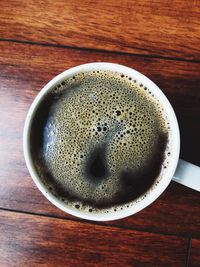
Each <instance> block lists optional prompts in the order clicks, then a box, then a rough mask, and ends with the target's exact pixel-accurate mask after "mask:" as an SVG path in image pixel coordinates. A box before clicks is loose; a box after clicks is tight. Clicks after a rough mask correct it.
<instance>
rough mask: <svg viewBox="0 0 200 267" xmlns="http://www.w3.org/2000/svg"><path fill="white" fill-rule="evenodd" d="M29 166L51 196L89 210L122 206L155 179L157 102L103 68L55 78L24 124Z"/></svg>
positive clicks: (161, 124)
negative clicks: (29, 121)
mask: <svg viewBox="0 0 200 267" xmlns="http://www.w3.org/2000/svg"><path fill="white" fill-rule="evenodd" d="M31 134H32V136H31V140H32V144H31V145H32V146H31V147H32V152H33V155H34V164H35V167H36V169H37V171H38V173H39V174H40V176H41V177H42V179H43V180H44V182H45V184H46V185H47V186H48V188H49V190H51V191H52V193H53V194H55V195H56V196H58V197H60V198H61V199H62V200H63V201H66V203H68V204H69V203H70V204H71V205H72V206H74V207H75V208H77V209H81V208H82V209H86V208H87V209H88V210H89V211H93V210H98V209H99V210H100V209H109V208H113V207H117V206H123V205H127V204H128V203H130V202H131V201H133V200H135V199H137V198H138V197H140V196H141V195H143V196H145V195H146V194H148V190H149V189H150V188H151V187H152V185H153V184H155V182H156V179H157V178H158V177H159V175H160V172H161V169H162V168H164V167H165V168H166V166H163V162H164V159H165V157H166V147H167V143H168V129H167V123H166V119H164V118H163V111H162V107H161V105H160V103H159V102H158V101H157V100H156V98H155V97H154V96H153V95H152V92H150V91H149V89H148V88H146V87H144V86H143V85H142V84H138V82H137V81H134V80H133V78H132V77H128V76H125V75H124V74H120V73H114V72H110V71H95V72H85V73H81V74H77V75H75V76H73V77H71V78H68V79H66V80H63V81H62V82H61V83H60V84H57V86H55V88H53V89H52V90H51V92H49V93H48V94H47V95H46V97H45V98H44V100H43V102H42V103H41V104H40V107H39V109H38V112H37V113H36V116H35V119H34V120H33V123H32V131H31Z"/></svg>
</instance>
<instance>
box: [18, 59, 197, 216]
mask: <svg viewBox="0 0 200 267" xmlns="http://www.w3.org/2000/svg"><path fill="white" fill-rule="evenodd" d="M94 70H109V71H114V72H119V73H123V74H124V75H128V76H129V77H132V79H134V80H136V81H137V82H138V83H139V84H140V83H141V84H143V85H144V86H146V87H147V88H149V89H150V91H151V92H152V93H153V94H154V95H155V96H156V98H157V99H158V100H159V102H160V103H161V105H162V107H163V109H164V111H165V112H166V114H167V117H168V121H169V123H170V126H171V140H172V143H173V144H172V145H171V150H170V152H171V156H170V158H169V161H168V166H167V169H166V171H165V172H164V175H163V177H162V179H161V180H160V182H159V184H158V185H157V186H155V187H154V188H153V189H152V190H151V192H150V193H149V194H147V196H146V197H145V198H143V199H141V200H140V201H138V202H134V203H133V204H132V205H130V206H129V207H128V208H125V209H123V210H121V209H119V210H117V211H113V212H108V213H103V212H100V213H89V212H86V211H84V210H81V209H79V210H77V209H76V208H73V207H72V206H67V204H66V203H63V202H62V201H61V200H60V199H59V198H57V197H55V196H54V195H53V194H52V193H51V192H50V191H49V190H48V188H47V187H46V186H45V185H44V183H43V182H42V180H41V179H40V177H39V175H38V173H37V171H36V169H35V168H34V164H33V159H32V155H31V152H30V143H31V140H30V130H31V123H32V120H33V117H34V116H35V113H36V110H37V108H38V106H39V104H40V103H41V101H42V99H43V98H44V97H45V95H46V94H47V93H48V92H49V90H51V89H52V88H53V87H54V86H55V85H57V84H58V83H60V82H62V80H64V79H67V78H68V77H71V76H73V75H76V74H77V73H80V72H87V71H94ZM23 149H24V157H25V161H26V164H27V167H28V170H29V172H30V175H31V176H32V178H33V180H34V182H35V184H36V185H37V187H38V188H39V190H40V191H41V192H42V193H43V194H44V195H45V197H46V198H47V199H48V200H49V201H50V202H52V203H53V204H54V205H55V206H57V207H58V208H60V209H61V210H63V211H65V212H67V213H69V214H72V215H74V216H77V217H80V218H84V219H88V220H95V221H108V220H116V219H120V218H124V217H127V216H130V215H133V214H135V213H136V212H138V211H140V210H142V209H144V208H145V207H147V206H148V205H150V204H151V203H152V202H153V201H154V200H156V199H157V198H158V197H159V196H160V195H161V194H162V192H163V191H164V190H165V189H166V187H167V186H168V185H169V183H170V181H171V180H172V179H173V180H175V181H177V182H179V183H181V184H184V185H186V186H189V187H191V188H193V189H195V190H198V191H200V168H199V167H197V166H195V165H193V164H191V163H188V162H185V161H183V160H180V159H179V152H180V134H179V127H178V123H177V119H176V116H175V113H174V110H173V108H172V106H171V105H170V103H169V101H168V99H167V98H166V96H165V95H164V94H163V92H162V91H161V90H160V89H159V87H158V86H157V85H156V84H155V83H153V82H152V81H151V80H150V79H149V78H147V77H146V76H144V75H143V74H141V73H140V72H138V71H136V70H134V69H131V68H128V67H125V66H123V65H119V64H113V63H104V62H102V63H89V64H84V65H80V66H77V67H74V68H71V69H69V70H66V71H64V72H62V73H61V74H59V75H58V76H56V77H55V78H54V79H52V80H51V81H50V82H49V83H48V84H47V85H45V86H44V88H43V89H42V90H41V91H40V92H39V94H38V95H37V97H36V98H35V100H34V101H33V103H32V105H31V107H30V109H29V111H28V114H27V118H26V121H25V126H24V133H23Z"/></svg>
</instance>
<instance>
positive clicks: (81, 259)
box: [0, 211, 187, 267]
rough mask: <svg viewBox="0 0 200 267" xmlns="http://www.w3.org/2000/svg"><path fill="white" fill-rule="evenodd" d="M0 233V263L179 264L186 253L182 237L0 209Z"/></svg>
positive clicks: (77, 264) (185, 242)
mask: <svg viewBox="0 0 200 267" xmlns="http://www.w3.org/2000/svg"><path fill="white" fill-rule="evenodd" d="M0 236H1V238H0V252H1V253H0V264H1V267H7V266H9V267H12V266H15V267H16V266H22V267H23V266H27V265H28V266H83V265H84V266H138V267H139V266H177V267H178V266H181V267H182V266H183V265H184V263H185V259H186V253H187V239H184V238H178V237H175V236H167V235H158V234H151V233H145V232H137V231H131V230H124V229H119V228H115V227H112V228H111V227H105V226H97V225H94V224H89V223H87V224H86V223H78V222H73V221H69V220H59V219H53V218H47V217H41V216H32V215H27V214H19V213H13V212H5V211H0ZM174 251H176V253H174Z"/></svg>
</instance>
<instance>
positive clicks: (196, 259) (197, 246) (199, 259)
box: [189, 239, 200, 267]
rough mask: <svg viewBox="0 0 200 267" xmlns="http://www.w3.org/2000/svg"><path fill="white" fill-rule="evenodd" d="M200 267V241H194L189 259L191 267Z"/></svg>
mask: <svg viewBox="0 0 200 267" xmlns="http://www.w3.org/2000/svg"><path fill="white" fill-rule="evenodd" d="M199 265H200V240H198V239H192V246H191V250H190V257H189V266H190V267H199Z"/></svg>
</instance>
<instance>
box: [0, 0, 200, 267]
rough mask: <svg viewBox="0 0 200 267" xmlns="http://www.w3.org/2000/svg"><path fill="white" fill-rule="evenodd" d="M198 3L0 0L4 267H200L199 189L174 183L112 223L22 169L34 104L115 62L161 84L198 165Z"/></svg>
mask: <svg viewBox="0 0 200 267" xmlns="http://www.w3.org/2000/svg"><path fill="white" fill-rule="evenodd" d="M199 15H200V5H199V1H193V0H191V1H186V0H185V1H183V0H174V1H161V0H160V1H159V0H157V1H147V0H143V1H131V0H124V1H115V0H112V1H109V0H107V1H104V0H102V1H81V0H80V1H76V0H75V1H64V0H63V1H62V0H57V1H25V0H21V1H11V0H7V1H5V0H1V1H0V63H1V64H0V70H1V71H0V86H1V96H0V266H1V267H4V266H6V267H7V266H9V267H10V266H20V267H21V266H56V267H57V266H142V267H145V266H176V267H177V266H200V193H199V192H196V191H193V190H191V189H189V188H186V187H184V186H181V185H179V184H176V183H174V182H171V184H170V186H169V187H168V188H167V189H166V191H165V192H164V193H163V194H162V196H161V197H160V198H159V199H158V200H156V201H155V202H154V203H153V204H152V205H150V206H149V207H147V208H146V209H145V210H143V211H141V212H139V213H138V214H136V215H133V216H130V217H128V218H125V219H122V220H117V221H111V222H102V223H100V222H99V223H96V222H90V221H86V220H81V219H78V218H75V217H72V216H70V215H68V214H65V213H64V212H62V211H60V210H58V209H57V208H56V207H54V206H53V205H52V204H50V203H49V202H48V201H47V200H46V199H45V197H44V196H43V195H42V194H41V193H40V192H39V190H38V189H37V188H36V186H35V184H34V183H33V181H32V179H31V177H30V175H29V173H28V171H27V168H26V166H25V162H24V158H23V151H22V131H23V125H24V120H25V117H26V113H27V111H28V108H29V106H30V104H31V102H32V101H33V99H34V97H35V96H36V95H37V93H38V92H39V91H40V90H41V88H42V87H43V86H44V85H45V84H46V83H47V82H48V81H49V80H50V79H51V78H53V77H54V76H55V75H57V74H58V73H60V72H62V71H63V70H66V69H68V68H70V67H73V66H76V65H78V64H82V63H86V62H95V61H107V62H117V63H120V64H124V65H127V66H130V67H133V68H135V69H137V70H139V71H141V72H142V73H144V74H145V75H147V76H148V77H150V79H152V80H153V81H155V83H157V84H158V85H159V86H160V87H161V88H162V90H163V91H164V93H165V94H166V95H167V97H168V98H169V99H170V101H171V103H172V105H173V107H174V109H175V111H176V114H177V117H178V121H179V125H180V131H181V140H182V147H181V157H182V158H183V159H185V160H188V161H191V162H193V163H194V164H197V165H200V87H199V80H200V75H199V74H200V72H199V70H200V64H199V63H200V50H199V45H200V39H199V37H200V16H199Z"/></svg>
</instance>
